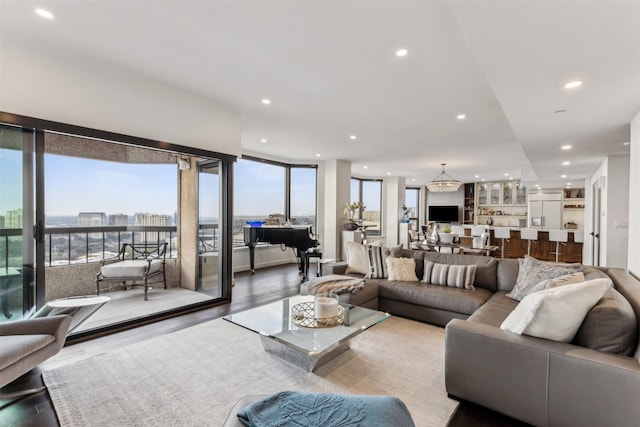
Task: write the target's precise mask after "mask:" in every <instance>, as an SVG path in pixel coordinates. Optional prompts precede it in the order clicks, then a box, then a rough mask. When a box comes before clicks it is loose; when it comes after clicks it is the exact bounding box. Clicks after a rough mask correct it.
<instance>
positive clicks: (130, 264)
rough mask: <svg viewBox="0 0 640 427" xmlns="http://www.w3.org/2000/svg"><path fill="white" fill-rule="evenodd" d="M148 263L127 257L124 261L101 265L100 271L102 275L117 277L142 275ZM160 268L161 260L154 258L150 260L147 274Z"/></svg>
mask: <svg viewBox="0 0 640 427" xmlns="http://www.w3.org/2000/svg"><path fill="white" fill-rule="evenodd" d="M148 267H149V263H148V262H147V261H146V260H143V259H128V260H125V261H118V262H115V263H113V264H107V265H103V266H102V268H101V269H100V271H101V272H102V275H103V276H104V277H108V278H119V277H143V276H144V275H145V272H146V271H147V268H148ZM161 270H162V260H160V259H154V260H153V261H151V268H150V269H149V272H148V273H147V274H151V273H155V272H157V271H161Z"/></svg>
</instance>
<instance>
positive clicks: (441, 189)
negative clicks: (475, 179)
mask: <svg viewBox="0 0 640 427" xmlns="http://www.w3.org/2000/svg"><path fill="white" fill-rule="evenodd" d="M440 164H441V165H442V172H441V173H440V175H438V176H436V177H435V178H434V179H433V180H432V181H431V182H430V183H429V184H427V188H428V189H429V191H433V192H436V193H451V192H453V191H458V189H459V188H460V186H461V185H462V183H461V182H460V181H458V180H456V179H453V178H452V177H451V176H450V175H448V174H447V173H446V172H445V171H444V167H445V166H446V163H440Z"/></svg>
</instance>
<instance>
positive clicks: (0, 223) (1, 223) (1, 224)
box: [0, 215, 4, 228]
mask: <svg viewBox="0 0 640 427" xmlns="http://www.w3.org/2000/svg"><path fill="white" fill-rule="evenodd" d="M0 228H4V216H2V215H0Z"/></svg>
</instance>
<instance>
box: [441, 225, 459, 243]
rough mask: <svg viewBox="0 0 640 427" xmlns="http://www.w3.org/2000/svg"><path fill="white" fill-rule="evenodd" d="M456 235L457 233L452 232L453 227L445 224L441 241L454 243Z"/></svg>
mask: <svg viewBox="0 0 640 427" xmlns="http://www.w3.org/2000/svg"><path fill="white" fill-rule="evenodd" d="M455 237H456V235H455V233H452V232H451V227H450V226H448V225H445V226H444V227H443V228H442V234H440V241H441V242H442V243H453V239H454V238H455Z"/></svg>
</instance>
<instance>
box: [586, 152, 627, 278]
mask: <svg viewBox="0 0 640 427" xmlns="http://www.w3.org/2000/svg"><path fill="white" fill-rule="evenodd" d="M594 184H595V185H597V186H600V188H601V189H602V193H601V194H602V195H601V202H600V212H599V215H600V262H599V265H601V266H607V267H620V268H627V260H628V239H629V233H628V228H627V227H626V226H625V225H624V224H626V223H628V222H629V195H630V194H629V156H627V155H622V156H609V157H607V158H606V159H605V160H603V162H602V163H601V164H600V166H599V167H598V170H597V171H596V172H595V174H594V175H593V176H592V177H591V179H590V180H588V187H589V190H587V189H585V190H586V191H587V196H590V197H589V199H588V203H587V204H586V206H585V208H586V209H587V211H588V212H590V211H591V209H592V206H593V192H592V191H590V189H591V187H592V186H593V185H594ZM585 217H586V218H588V222H587V224H585V244H586V245H587V246H589V247H588V249H587V253H584V252H583V257H584V258H585V259H586V260H587V262H589V261H590V259H591V258H590V256H591V252H592V250H593V248H592V247H591V245H590V239H589V233H591V232H592V231H593V227H592V224H591V219H592V215H591V213H589V214H587V215H585ZM587 255H588V256H589V257H588V258H587Z"/></svg>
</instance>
